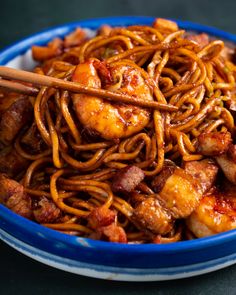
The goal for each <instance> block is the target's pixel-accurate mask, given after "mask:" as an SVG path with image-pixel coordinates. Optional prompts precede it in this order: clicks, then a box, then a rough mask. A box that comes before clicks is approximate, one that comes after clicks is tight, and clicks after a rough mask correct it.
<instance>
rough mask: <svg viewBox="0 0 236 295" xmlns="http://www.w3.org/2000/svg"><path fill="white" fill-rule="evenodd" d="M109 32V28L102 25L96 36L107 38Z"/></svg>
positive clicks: (110, 29)
mask: <svg viewBox="0 0 236 295" xmlns="http://www.w3.org/2000/svg"><path fill="white" fill-rule="evenodd" d="M111 31H112V27H111V26H109V25H103V26H101V27H100V28H99V29H98V35H99V36H105V37H108V36H109V35H110V33H111Z"/></svg>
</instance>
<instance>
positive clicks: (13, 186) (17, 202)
mask: <svg viewBox="0 0 236 295" xmlns="http://www.w3.org/2000/svg"><path fill="white" fill-rule="evenodd" d="M0 203H2V204H4V205H5V206H6V207H8V208H9V209H11V210H12V211H13V212H15V213H17V214H19V215H21V216H23V217H26V218H29V219H30V218H31V217H32V209H31V199H30V197H29V195H27V194H26V193H25V192H24V187H23V186H22V185H21V184H20V183H18V182H16V181H15V180H13V179H9V178H7V177H5V176H4V175H3V174H0Z"/></svg>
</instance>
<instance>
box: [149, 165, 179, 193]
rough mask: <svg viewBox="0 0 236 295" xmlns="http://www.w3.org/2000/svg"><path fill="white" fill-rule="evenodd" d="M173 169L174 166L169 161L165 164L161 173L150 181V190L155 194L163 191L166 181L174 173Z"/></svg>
mask: <svg viewBox="0 0 236 295" xmlns="http://www.w3.org/2000/svg"><path fill="white" fill-rule="evenodd" d="M175 169H176V166H175V164H174V163H172V162H170V161H168V162H167V161H166V162H165V164H164V167H163V169H162V171H161V173H160V174H158V175H157V176H156V177H155V178H154V179H153V181H152V188H153V190H154V192H155V193H159V192H160V191H161V190H162V189H163V187H164V185H165V183H166V180H167V179H168V178H169V177H170V176H171V175H172V174H173V173H174V171H175Z"/></svg>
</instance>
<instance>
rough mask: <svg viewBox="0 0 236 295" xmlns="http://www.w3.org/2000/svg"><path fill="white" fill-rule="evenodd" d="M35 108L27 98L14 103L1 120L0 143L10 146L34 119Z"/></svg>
mask: <svg viewBox="0 0 236 295" xmlns="http://www.w3.org/2000/svg"><path fill="white" fill-rule="evenodd" d="M32 115H33V107H32V104H31V103H30V101H29V99H28V98H26V97H23V98H19V99H18V100H16V101H14V102H13V103H12V104H11V105H10V106H9V107H8V109H7V110H5V111H4V112H3V114H2V115H1V118H0V142H2V143H3V144H4V145H9V144H10V143H11V142H12V141H13V140H14V138H15V137H16V135H17V134H18V132H19V131H20V129H21V128H22V127H23V126H25V125H26V124H27V123H28V122H29V121H30V120H31V118H32Z"/></svg>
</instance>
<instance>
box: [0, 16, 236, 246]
mask: <svg viewBox="0 0 236 295" xmlns="http://www.w3.org/2000/svg"><path fill="white" fill-rule="evenodd" d="M167 22H168V21H167ZM186 36H187V35H186V33H185V32H184V31H183V30H177V31H173V28H171V27H170V28H169V31H168V29H166V28H162V27H158V26H156V27H155V26H154V27H151V26H129V27H126V28H111V29H110V31H109V32H108V35H102V33H101V35H99V33H98V35H97V36H96V37H94V38H91V39H90V40H86V39H85V40H83V41H81V42H78V45H76V46H73V47H68V48H65V49H64V51H63V50H62V51H61V53H60V54H55V56H54V57H53V58H51V57H49V58H46V59H45V60H43V62H42V63H41V64H39V65H38V67H37V68H36V69H35V72H37V73H40V74H43V75H47V76H50V77H55V78H60V79H62V80H65V81H74V82H79V83H83V81H84V80H86V79H87V83H88V85H86V86H89V87H93V88H99V87H100V88H103V89H105V90H109V91H113V92H119V91H120V92H121V93H127V94H129V95H133V96H134V97H137V98H139V97H140V98H143V99H147V100H148V98H146V97H148V96H151V97H152V99H153V100H156V101H158V102H161V103H163V104H169V105H172V106H175V107H177V111H176V112H172V113H170V112H169V113H168V112H166V111H161V110H151V109H144V108H141V107H135V106H127V105H125V104H124V103H119V102H116V103H114V104H113V103H110V102H106V104H107V105H106V106H105V105H104V102H103V100H102V99H101V98H97V97H86V95H85V94H73V93H72V92H70V91H67V90H59V89H56V88H53V87H46V86H43V87H41V88H40V90H39V92H38V94H37V97H36V98H35V99H33V98H32V97H31V100H32V104H33V108H34V117H33V121H32V122H31V124H32V123H34V124H36V126H37V132H38V135H39V138H40V140H41V141H42V142H43V145H42V147H41V148H40V149H39V150H38V151H37V152H34V151H31V150H30V149H29V148H27V145H26V144H25V142H24V135H25V134H27V132H28V130H29V128H30V124H28V125H27V126H25V127H24V128H22V130H21V131H20V133H19V134H18V135H17V136H16V138H15V140H14V142H13V144H12V145H13V147H14V149H15V151H16V152H17V153H18V154H19V155H20V156H21V157H22V158H24V159H25V160H27V161H28V166H27V168H26V169H25V170H24V173H23V174H22V175H21V176H19V177H18V178H17V179H19V180H20V182H21V183H22V184H23V186H24V188H25V192H26V193H27V194H28V195H29V196H30V197H31V198H32V200H37V201H35V202H39V200H44V198H46V199H47V200H48V202H52V201H53V203H54V205H55V206H56V208H58V210H60V216H59V217H58V218H57V219H56V220H55V221H53V222H48V220H46V221H45V222H40V223H42V224H43V225H44V226H46V227H49V228H51V229H55V230H59V231H61V232H65V233H69V232H73V233H74V234H76V235H79V236H83V237H92V238H96V239H105V240H109V241H115V242H116V241H118V242H120V241H123V242H124V240H122V238H120V236H122V235H123V234H125V235H126V239H127V241H128V242H130V243H148V242H154V243H170V242H176V241H180V240H182V239H184V237H186V236H187V234H186V235H184V234H183V232H184V231H185V230H186V229H185V226H183V223H184V220H183V219H184V218H183V219H181V218H177V219H178V220H177V222H176V220H175V219H173V217H171V218H172V219H171V220H172V221H171V222H172V229H171V230H169V232H168V233H166V232H164V231H163V233H162V232H161V231H160V233H158V234H157V233H155V232H153V231H152V230H150V228H142V226H140V222H139V221H137V219H135V218H133V216H134V212H135V210H136V208H137V204H142V202H143V201H144V200H151V199H152V198H156V196H157V194H156V193H155V192H154V191H155V189H154V188H153V186H152V181H153V179H154V178H155V177H156V176H158V175H159V173H160V172H161V171H163V169H164V167H165V165H166V163H168V161H170V160H172V161H174V162H175V164H176V165H180V163H181V162H184V163H187V162H190V161H200V160H201V159H203V158H204V156H203V155H202V154H201V153H199V150H198V148H197V144H198V137H199V136H200V135H201V134H202V133H203V132H206V133H211V132H215V131H222V130H223V131H228V132H230V133H231V134H233V132H235V131H234V130H235V127H234V126H235V125H234V117H233V114H232V111H231V109H230V108H229V100H230V99H231V100H232V97H234V94H235V77H236V67H235V65H234V64H233V62H231V61H230V60H227V59H224V58H223V57H222V56H221V52H222V50H223V49H224V42H223V41H220V40H213V41H211V42H209V44H207V45H206V46H201V44H197V42H194V41H192V40H191V38H190V39H189V38H187V37H186ZM45 48H47V47H45ZM35 50H36V49H35ZM35 52H36V51H35ZM34 54H36V56H35V57H36V58H37V52H36V53H34ZM38 59H39V60H40V58H39V57H38ZM86 63H87V65H89V66H90V67H92V66H93V67H94V68H95V70H96V73H95V72H91V73H92V74H91V77H89V76H88V75H89V73H86V71H85V70H83V71H84V72H83V75H82V76H81V77H80V78H79V79H80V81H77V80H76V79H78V78H77V75H78V73H77V70H78V68H77V65H78V64H80V65H83V64H86ZM127 73H129V74H130V78H127V76H128V74H127ZM96 75H98V76H99V77H100V80H99V82H93V79H94V81H95V80H96V79H97V78H96V77H97V76H96ZM129 79H130V80H129ZM93 83H94V84H93ZM99 83H100V84H99ZM132 83H133V84H132ZM99 85H100V86H99ZM127 85H128V86H127ZM129 87H131V88H130V89H131V90H130V89H129ZM139 87H143V88H142V89H141V88H140V89H141V90H143V91H145V93H144V94H143V97H142V96H141V95H140V93H141V90H138V89H139ZM130 91H133V93H130ZM135 91H137V93H136V92H135ZM138 91H140V92H138ZM141 94H142V93H141ZM146 94H147V95H146ZM76 95H77V96H76ZM78 97H79V98H78ZM76 99H77V100H78V108H79V107H81V108H82V107H83V103H84V101H86V100H87V101H88V102H89V101H90V100H91V106H90V105H89V107H91V108H90V109H88V113H89V112H90V114H89V115H88V117H87V119H86V120H87V121H88V122H92V120H93V118H94V120H95V119H96V116H98V113H99V111H98V110H96V109H95V108H96V105H98V104H101V105H102V108H104V109H102V111H104V110H106V111H107V113H109V114H110V113H112V114H115V113H116V112H117V116H121V115H120V114H121V113H122V112H124V111H123V109H124V108H125V107H128V108H130V111H129V115H127V119H123V121H122V120H121V119H117V128H118V127H119V124H120V126H121V127H120V130H123V131H119V132H130V133H127V134H124V136H123V135H122V136H117V137H116V136H112V135H110V134H109V132H110V130H111V131H112V132H113V127H114V126H112V125H110V124H109V122H107V125H106V126H105V127H104V128H103V129H104V130H108V131H107V133H105V131H104V134H101V133H100V129H96V128H100V127H99V126H100V125H99V124H103V121H101V122H100V121H99V120H98V121H97V124H95V125H94V128H90V127H87V125H86V123H84V121H83V115H84V113H85V112H84V113H83V114H80V113H79V110H78V109H77V105H76V104H75V101H76ZM92 100H94V102H93V103H94V105H93V104H92ZM93 106H94V109H93ZM106 108H107V109H106ZM109 108H110V109H109ZM117 110H118V111H117ZM104 112H105V111H104ZM127 114H128V113H127ZM109 116H110V115H107V117H106V115H104V116H103V117H102V120H104V122H106V120H108V119H107V118H110V117H109ZM129 116H130V117H129ZM133 116H136V117H135V120H137V121H138V120H140V121H138V123H137V122H136V121H135V124H137V126H136V125H135V128H137V131H134V132H131V131H129V128H133V127H132V121H129V120H131V119H130V118H132V117H133ZM139 116H140V117H139ZM119 118H120V117H119ZM84 120H85V119H84ZM145 120H146V121H147V122H146V121H145ZM127 122H128V123H127ZM130 122H131V123H130ZM144 122H146V123H145V126H144V127H143V128H141V129H138V128H139V124H141V123H142V124H144ZM91 124H92V123H91ZM104 124H105V123H104ZM96 125H97V126H98V127H97V126H96ZM122 128H123V129H122ZM127 130H128V131H127ZM114 132H115V131H114ZM111 134H112V133H111ZM0 141H1V138H0ZM130 166H135V167H137V168H138V169H141V170H142V172H143V174H144V177H145V178H144V180H142V181H140V183H139V184H138V186H137V187H136V189H135V190H133V191H132V192H130V193H129V194H127V193H126V194H122V193H119V192H116V191H115V190H114V189H113V181H114V179H115V180H116V178H119V171H120V170H121V171H123V169H129V167H130ZM124 171H126V170H124ZM117 173H118V174H117ZM158 198H159V197H158ZM163 204H164V203H161V205H160V206H164V205H163ZM164 207H165V206H164ZM163 210H164V211H163V212H166V211H165V210H166V208H165V209H163ZM99 214H100V215H99ZM171 214H172V213H171ZM114 216H115V217H114ZM94 220H95V221H94ZM110 220H111V221H110ZM98 224H99V226H98ZM113 226H114V227H113ZM110 231H112V233H113V234H114V236H112V237H111V236H110ZM117 236H118V237H119V238H117ZM117 239H118V240H117ZM119 239H121V240H119Z"/></svg>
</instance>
